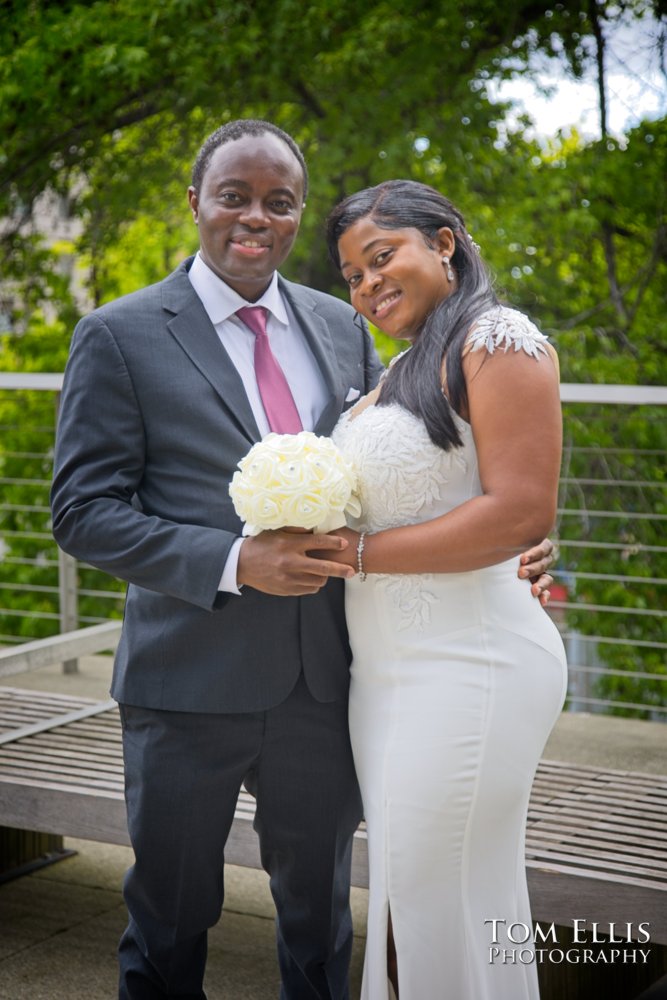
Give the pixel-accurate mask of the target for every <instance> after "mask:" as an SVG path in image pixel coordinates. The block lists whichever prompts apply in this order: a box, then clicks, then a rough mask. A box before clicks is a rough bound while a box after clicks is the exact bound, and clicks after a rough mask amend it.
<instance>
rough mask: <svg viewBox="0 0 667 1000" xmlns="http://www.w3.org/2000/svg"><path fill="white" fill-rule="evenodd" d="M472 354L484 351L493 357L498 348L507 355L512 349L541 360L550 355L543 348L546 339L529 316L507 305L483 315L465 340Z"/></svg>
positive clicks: (497, 307)
mask: <svg viewBox="0 0 667 1000" xmlns="http://www.w3.org/2000/svg"><path fill="white" fill-rule="evenodd" d="M466 343H467V344H470V350H471V351H481V350H482V349H483V348H486V350H487V351H488V352H489V354H493V352H494V351H495V350H496V348H498V349H499V350H503V351H505V352H507V351H509V349H510V347H513V348H514V350H515V351H525V352H526V354H531V355H532V356H533V357H534V358H538V359H539V355H540V354H547V353H548V352H547V349H546V347H545V346H544V345H545V344H546V343H547V338H546V337H545V336H544V334H543V333H540V331H539V330H538V329H537V327H536V326H535V324H534V323H532V322H531V321H530V320H529V319H528V317H527V316H524V314H523V313H520V312H518V311H517V310H516V309H508V308H507V306H496V307H495V308H493V309H489V310H488V312H485V313H483V314H482V315H481V316H480V317H479V319H478V320H477V322H476V323H475V325H474V327H473V328H472V330H471V331H470V333H469V335H468V339H467V341H466Z"/></svg>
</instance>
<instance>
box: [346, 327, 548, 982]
mask: <svg viewBox="0 0 667 1000" xmlns="http://www.w3.org/2000/svg"><path fill="white" fill-rule="evenodd" d="M544 339H545V338H543V337H542V335H541V334H540V333H539V332H538V331H537V330H536V328H535V327H534V326H533V325H532V324H531V323H530V322H529V321H528V320H527V319H526V318H525V317H523V316H522V315H521V314H519V313H516V312H514V311H513V310H508V309H503V308H498V309H494V310H492V311H491V312H489V313H487V314H485V316H484V317H482V318H481V319H480V320H479V321H478V323H477V326H476V329H475V334H474V335H473V338H472V340H473V346H478V347H479V348H480V349H483V350H494V349H498V348H501V349H502V348H503V347H507V346H512V348H513V349H515V348H516V349H523V350H526V351H528V353H531V354H534V355H535V356H536V358H537V357H538V351H541V350H542V347H541V343H542V341H543V340H544ZM536 363H543V364H545V363H546V364H549V363H551V361H550V360H548V359H547V358H546V357H544V358H543V357H540V359H539V362H538V361H536ZM513 405H517V404H516V402H513ZM458 424H459V427H460V431H461V435H462V438H463V447H461V448H456V449H453V450H451V451H449V452H446V451H443V450H442V449H440V448H438V447H437V446H436V445H434V444H433V443H432V442H431V440H430V438H429V437H428V434H427V431H426V428H425V426H424V424H423V423H422V422H421V421H420V420H419V419H418V418H416V417H415V416H413V415H412V414H410V413H408V412H407V411H406V410H404V409H403V408H402V407H400V406H399V405H397V404H389V405H387V406H369V407H367V408H366V409H364V410H362V411H361V412H360V413H359V414H358V415H357V416H354V415H352V416H350V415H345V416H344V417H343V418H342V419H341V421H340V422H339V424H338V427H337V428H336V431H335V432H334V440H335V441H336V443H337V444H338V446H339V447H340V448H341V450H342V451H343V452H344V453H345V455H346V456H347V457H348V458H350V459H351V460H352V461H353V462H354V464H355V466H356V468H357V471H358V473H359V475H360V486H361V501H362V514H361V518H360V519H359V521H357V522H355V526H356V527H361V528H365V529H367V530H368V531H369V532H374V531H381V530H382V529H384V528H391V527H396V526H399V525H404V524H414V523H417V522H420V521H425V520H428V519H430V518H433V517H436V516H438V515H440V514H444V513H445V512H447V511H449V510H451V509H452V508H453V507H456V506H458V505H459V504H462V503H464V502H465V501H466V500H468V499H470V498H471V497H474V496H477V495H479V494H480V493H481V487H480V480H479V475H478V468H477V458H476V451H475V445H474V441H473V436H472V431H471V428H470V426H469V425H468V424H467V423H465V421H463V420H458ZM528 474H529V472H528ZM517 569H518V560H517V559H516V558H512V559H510V560H509V561H508V562H504V563H501V564H499V565H496V566H491V567H489V568H487V569H481V570H475V571H472V572H467V573H446V574H445V573H443V574H420V575H407V574H403V575H384V574H378V575H374V574H371V575H369V576H368V578H367V579H366V580H365V581H364V582H360V581H359V579H358V577H357V578H354V579H353V580H351V581H348V582H347V583H346V614H347V622H348V627H349V632H350V641H351V645H352V653H353V663H352V683H351V690H350V732H351V737H352V746H353V750H354V757H355V763H356V768H357V774H358V777H359V782H360V786H361V792H362V797H363V802H364V812H365V817H366V822H367V825H368V852H369V864H370V893H369V912H368V938H367V946H366V958H365V965H364V978H363V987H362V1000H387V998H388V996H389V993H388V983H387V972H386V968H387V966H386V955H387V951H386V941H387V918H388V914H389V912H391V919H392V924H393V931H394V938H395V942H396V949H397V955H398V975H399V993H400V1000H536V998H537V997H538V986H537V975H536V969H535V964H534V963H527V962H525V961H524V962H520V961H517V962H516V964H514V963H512V962H506V963H504V964H503V963H502V962H501V960H500V959H499V958H497V957H496V958H495V960H494V961H493V962H491V961H490V957H491V952H490V949H491V948H492V947H493V946H494V941H493V938H494V935H493V925H492V924H491V923H488V922H487V921H491V920H497V921H506V924H505V925H504V926H510V925H511V924H514V923H517V922H519V923H522V924H526V925H528V926H530V922H531V921H530V907H529V900H528V893H527V888H526V875H525V864H524V829H525V821H526V811H527V806H528V798H529V793H530V788H531V783H532V780H533V776H534V773H535V769H536V766H537V763H538V761H539V758H540V755H541V753H542V750H543V747H544V743H545V741H546V738H547V736H548V734H549V731H550V729H551V727H552V726H553V724H554V722H555V720H556V718H557V716H558V713H559V711H560V709H561V707H562V704H563V699H564V695H565V688H566V665H565V656H564V650H563V645H562V642H561V640H560V637H559V634H558V631H557V629H556V628H555V626H554V625H553V623H552V622H551V621H550V619H549V618H548V616H547V615H546V613H545V612H544V610H543V609H542V607H541V606H540V604H539V601H537V600H536V599H535V598H533V597H532V596H531V593H530V587H529V586H528V584H527V583H526V582H525V581H522V580H519V579H518V577H517ZM496 927H497V928H498V929H499V932H500V933H499V934H498V935H497V937H498V943H497V945H496V947H500V948H502V947H506V948H508V949H509V950H512V949H513V950H515V951H517V952H518V951H519V950H520V948H519V947H518V946H517V945H516V944H512V942H511V941H509V940H507V938H506V937H505V936H504V933H503V925H502V924H497V925H496ZM513 936H514V937H515V938H517V937H521V936H522V934H521V929H520V928H519V929H516V928H515V930H514V932H513ZM526 947H530V942H528V945H527V946H526ZM523 957H524V959H525V957H526V956H525V954H524V956H523Z"/></svg>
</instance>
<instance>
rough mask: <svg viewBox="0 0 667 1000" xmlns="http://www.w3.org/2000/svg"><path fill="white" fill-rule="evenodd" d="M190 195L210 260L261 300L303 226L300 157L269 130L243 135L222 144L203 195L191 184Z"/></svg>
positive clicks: (203, 248)
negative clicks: (297, 157)
mask: <svg viewBox="0 0 667 1000" xmlns="http://www.w3.org/2000/svg"><path fill="white" fill-rule="evenodd" d="M188 198H189V201H190V207H191V209H192V215H193V217H194V220H195V222H196V223H197V225H198V226H199V242H200V253H201V255H202V257H203V259H204V261H205V263H206V264H208V266H209V267H210V268H211V270H212V271H215V273H216V274H217V275H219V276H220V277H221V278H222V279H223V281H225V282H226V283H227V284H228V285H230V287H231V288H233V289H234V290H235V291H237V292H238V293H239V295H242V296H243V298H244V299H246V300H247V301H249V302H254V301H256V300H257V299H258V298H259V297H260V296H261V295H262V293H263V292H264V291H265V289H266V288H267V287H268V285H269V283H270V281H271V278H272V276H273V272H274V271H275V270H276V269H277V268H279V267H280V265H281V264H282V262H283V261H284V260H285V259H286V257H287V256H288V254H289V252H290V250H291V249H292V244H293V243H294V240H295V238H296V234H297V232H298V230H299V222H300V221H301V211H302V208H303V173H302V171H301V165H300V164H299V161H298V160H297V159H296V157H295V156H294V154H293V153H292V151H291V150H290V148H289V146H287V145H286V144H285V143H284V142H283V141H282V139H279V138H278V137H277V136H274V135H272V134H271V133H269V132H267V133H265V134H264V135H260V136H249V135H248V136H243V138H241V139H235V140H234V141H232V142H227V143H224V144H223V145H222V146H218V148H217V149H216V150H215V152H214V153H213V156H212V157H211V160H210V163H209V165H208V167H207V169H206V173H205V174H204V178H203V180H202V183H201V188H200V191H199V193H197V192H196V191H195V190H194V188H192V187H190V188H189V189H188Z"/></svg>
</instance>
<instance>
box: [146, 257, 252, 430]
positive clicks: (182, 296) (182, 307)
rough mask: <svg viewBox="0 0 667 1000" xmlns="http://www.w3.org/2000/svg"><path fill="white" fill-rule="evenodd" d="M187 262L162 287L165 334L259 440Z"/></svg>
mask: <svg viewBox="0 0 667 1000" xmlns="http://www.w3.org/2000/svg"><path fill="white" fill-rule="evenodd" d="M188 264H189V261H186V262H185V263H184V264H181V266H180V267H179V268H178V269H177V270H176V271H174V273H173V274H171V275H170V276H169V278H167V279H166V280H165V282H164V284H163V297H162V301H163V305H164V308H165V309H166V310H167V311H168V312H170V313H173V314H174V315H173V316H172V318H171V319H169V320H168V321H167V329H168V330H169V333H170V334H171V335H172V337H174V339H175V340H176V341H178V343H179V344H180V346H181V347H182V349H183V350H184V351H185V353H186V354H187V356H188V357H189V358H190V360H191V361H192V363H193V364H194V365H195V366H196V367H197V368H198V369H199V371H200V372H201V373H202V375H203V376H204V378H206V379H207V381H208V382H210V384H211V385H212V386H213V388H214V389H215V391H216V392H217V393H218V395H219V396H220V398H221V400H222V403H223V404H224V406H225V407H226V409H227V410H228V411H229V415H230V417H231V418H232V420H233V421H234V422H235V423H236V424H237V425H238V426H239V427H240V428H241V430H242V431H243V433H244V434H245V435H246V437H247V438H248V439H249V441H250V442H254V441H258V440H259V438H260V433H259V428H258V427H257V423H256V421H255V418H254V416H253V413H252V408H251V406H250V403H249V402H248V397H247V395H246V392H245V389H244V387H243V382H242V380H241V376H240V375H239V373H238V372H237V370H236V367H235V365H234V364H233V362H232V360H231V358H230V357H229V355H228V354H227V351H226V350H225V348H224V347H223V346H222V343H221V342H220V338H219V337H218V334H217V333H216V331H215V327H214V326H213V324H212V323H211V321H210V319H209V318H208V316H207V314H206V310H205V309H204V307H203V305H202V303H201V300H200V298H199V296H198V295H197V294H196V292H195V290H194V289H193V287H192V285H191V284H190V279H189V278H188V276H187V267H188Z"/></svg>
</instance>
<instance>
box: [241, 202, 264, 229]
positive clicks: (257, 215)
mask: <svg viewBox="0 0 667 1000" xmlns="http://www.w3.org/2000/svg"><path fill="white" fill-rule="evenodd" d="M239 222H242V223H243V224H244V225H246V226H249V227H250V228H251V229H262V228H265V227H266V226H268V224H269V219H268V215H267V212H266V209H265V208H264V205H263V204H262V202H261V201H249V202H247V203H246V204H245V205H244V206H243V210H242V211H241V213H240V216H239Z"/></svg>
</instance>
